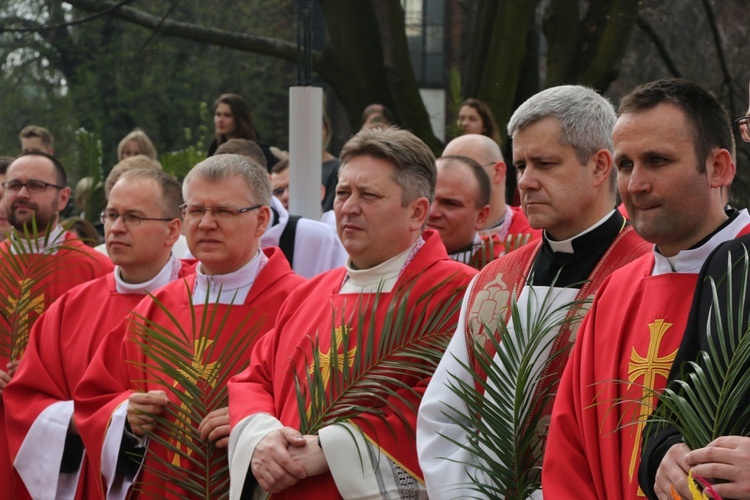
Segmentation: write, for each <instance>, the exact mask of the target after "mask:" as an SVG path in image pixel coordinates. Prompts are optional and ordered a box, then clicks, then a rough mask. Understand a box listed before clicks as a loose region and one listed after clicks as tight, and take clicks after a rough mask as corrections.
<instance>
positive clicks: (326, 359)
mask: <svg viewBox="0 0 750 500" xmlns="http://www.w3.org/2000/svg"><path fill="white" fill-rule="evenodd" d="M345 329H346V330H345ZM350 330H351V329H350V328H349V327H348V326H346V325H342V326H339V327H336V329H335V330H334V331H333V341H332V342H331V347H330V348H329V349H328V352H326V353H324V352H323V351H321V350H320V349H318V360H319V362H320V372H321V375H322V376H323V386H324V387H328V382H329V381H330V380H331V373H332V372H333V370H338V371H340V372H343V371H344V367H343V366H342V363H343V360H344V355H343V354H340V353H339V349H340V348H341V344H342V342H343V341H344V333H347V334H348V333H349V331H350ZM334 349H335V351H334ZM332 351H333V352H335V353H337V354H336V366H333V367H332V366H331V364H332V362H333V356H332V355H331V352H332ZM356 353H357V347H356V346H355V347H352V348H351V349H349V351H348V352H347V354H346V359H347V365H348V367H349V368H351V367H352V365H353V364H354V355H355V354H356ZM313 371H315V363H313V364H311V365H310V368H308V373H310V374H312V373H313Z"/></svg>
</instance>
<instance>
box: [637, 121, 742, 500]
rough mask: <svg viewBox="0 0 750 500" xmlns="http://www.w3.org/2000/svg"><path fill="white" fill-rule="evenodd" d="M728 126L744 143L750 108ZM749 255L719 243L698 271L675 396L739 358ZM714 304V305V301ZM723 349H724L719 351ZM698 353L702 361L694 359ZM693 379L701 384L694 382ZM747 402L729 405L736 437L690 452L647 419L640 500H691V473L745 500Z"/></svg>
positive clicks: (674, 434) (670, 429)
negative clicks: (668, 499)
mask: <svg viewBox="0 0 750 500" xmlns="http://www.w3.org/2000/svg"><path fill="white" fill-rule="evenodd" d="M734 123H735V124H736V125H737V132H738V133H739V135H740V138H741V139H742V140H743V141H744V142H750V130H749V129H748V126H749V125H750V109H748V110H747V111H746V112H745V116H743V117H742V118H739V119H737V120H735V122H734ZM733 153H734V152H733ZM733 156H735V155H734V154H733ZM728 191H729V186H726V189H724V190H723V192H722V195H723V199H722V203H725V204H726V200H727V197H728ZM748 248H750V235H748V234H745V235H743V236H741V237H738V238H736V239H733V240H729V241H727V242H726V243H723V244H722V245H721V246H719V248H717V249H716V251H714V252H713V253H712V254H711V255H710V256H709V257H708V259H707V260H706V263H705V264H704V265H703V268H702V269H701V272H700V275H699V276H698V282H697V287H696V290H695V295H694V297H693V304H692V306H691V308H690V317H689V319H688V322H687V327H686V329H685V334H684V335H683V338H682V343H681V344H680V349H679V351H677V355H676V356H675V360H674V364H673V365H672V369H671V371H670V372H669V387H670V389H672V390H673V391H675V393H681V392H682V391H683V390H684V388H685V387H690V388H691V389H692V390H696V389H698V387H697V385H698V383H697V382H696V379H695V378H693V377H694V376H695V375H696V372H700V371H703V373H711V370H710V369H709V368H708V366H707V365H708V364H709V363H710V364H711V365H712V366H713V367H718V366H725V365H726V361H725V360H726V359H729V357H730V356H731V357H732V359H735V360H736V359H738V354H737V351H738V350H739V349H738V345H739V343H740V342H739V339H741V338H742V337H743V336H744V335H746V332H747V330H748V325H750V308H749V307H748V302H747V301H748V296H747V293H746V292H747V287H748V282H747V280H746V275H745V272H746V266H747V265H748V262H747V254H748ZM730 264H731V265H730ZM714 297H716V300H717V301H718V302H714ZM717 304H718V307H717ZM722 343H723V344H722ZM722 345H723V346H726V347H728V348H727V349H721V348H719V346H722ZM701 352H703V353H705V354H704V355H700V353H701ZM693 362H695V363H696V364H693ZM697 378H698V379H700V378H701V377H700V375H698V377H697ZM709 383H710V384H711V385H712V389H711V390H713V391H715V392H716V393H717V394H718V393H719V391H721V390H722V389H721V387H720V386H721V385H722V384H723V383H724V382H723V381H722V380H710V381H709ZM749 403H750V401H748V398H747V396H746V395H745V397H743V398H742V399H741V400H738V401H736V402H734V403H732V404H733V405H734V406H735V408H734V411H733V412H731V413H727V414H726V415H725V416H724V417H723V418H722V420H723V421H724V422H726V423H730V422H731V423H732V424H733V425H734V427H733V429H734V430H735V431H736V432H732V433H730V434H729V435H722V436H719V437H717V438H716V439H714V440H712V441H711V442H710V443H706V446H704V447H702V448H696V449H693V450H691V449H690V447H689V446H688V444H686V443H687V442H688V440H686V439H685V437H684V436H683V435H682V431H681V430H679V429H677V428H676V427H675V426H672V425H665V423H664V422H661V421H659V420H658V419H657V418H653V416H652V417H650V418H649V422H648V423H647V424H646V427H645V429H644V431H643V435H644V439H643V452H642V453H641V465H640V468H639V471H638V482H639V484H640V485H641V488H642V489H643V492H644V493H645V494H646V496H647V497H649V498H662V497H663V496H664V495H666V494H670V492H671V488H672V487H674V489H675V490H676V491H677V492H678V493H679V494H680V495H683V496H685V497H689V496H690V492H689V488H688V485H687V475H688V473H689V472H690V471H693V475H694V476H695V475H698V476H700V477H702V478H704V479H706V480H708V481H710V482H711V483H712V488H714V491H715V493H716V495H719V496H721V497H722V498H746V497H748V496H749V495H750V482H748V476H747V473H746V471H747V468H748V466H750V455H748V453H747V450H748V448H749V447H750V437H746V436H744V435H741V434H742V432H743V429H747V425H746V419H745V418H744V412H745V409H746V408H747V407H748V404H749ZM717 407H718V404H717V403H714V404H709V405H708V406H707V407H706V409H707V410H708V411H717V410H716V409H715V408H717ZM696 410H697V411H701V409H696ZM668 413H669V412H668ZM725 429H726V427H725Z"/></svg>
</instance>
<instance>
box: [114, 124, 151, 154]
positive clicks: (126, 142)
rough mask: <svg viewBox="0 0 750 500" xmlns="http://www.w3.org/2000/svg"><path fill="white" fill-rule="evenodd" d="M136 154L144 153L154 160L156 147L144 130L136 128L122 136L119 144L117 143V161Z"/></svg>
mask: <svg viewBox="0 0 750 500" xmlns="http://www.w3.org/2000/svg"><path fill="white" fill-rule="evenodd" d="M136 155H146V156H148V157H149V158H151V159H152V160H156V158H157V154H156V148H155V147H154V143H153V142H151V139H149V137H148V136H147V135H146V132H144V131H143V130H141V129H139V128H137V129H134V130H133V131H132V132H130V133H129V134H128V135H126V136H125V137H123V139H122V140H121V141H120V144H118V145H117V161H122V160H124V159H125V158H130V157H131V156H136Z"/></svg>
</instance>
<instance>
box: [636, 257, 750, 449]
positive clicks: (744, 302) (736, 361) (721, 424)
mask: <svg viewBox="0 0 750 500" xmlns="http://www.w3.org/2000/svg"><path fill="white" fill-rule="evenodd" d="M733 266H740V267H739V268H738V269H739V276H740V280H741V281H740V283H733V280H734V279H736V278H737V276H738V275H737V274H735V273H733V272H732V271H733ZM749 279H750V257H748V252H747V250H745V251H744V252H743V254H742V255H740V258H739V259H738V260H737V261H735V260H733V259H732V254H731V253H730V254H729V256H728V259H727V272H726V275H725V276H724V278H722V280H720V282H721V281H723V282H724V283H725V285H723V286H722V287H721V288H726V295H725V297H722V295H724V294H722V293H721V292H720V291H719V286H718V285H717V282H716V280H714V279H713V278H712V277H709V280H710V285H711V294H712V306H711V311H710V313H709V318H708V321H707V324H706V326H707V343H706V345H707V347H708V349H707V350H705V351H701V352H700V353H699V354H698V357H697V359H696V360H695V361H689V362H687V363H685V364H684V365H683V366H682V367H681V376H680V378H679V379H677V380H676V381H675V384H674V385H671V386H670V387H668V388H667V389H665V390H664V392H662V393H661V394H659V393H658V391H654V390H653V389H650V388H646V390H647V391H648V396H651V397H652V398H654V399H653V400H656V401H657V402H658V404H657V405H656V407H655V408H651V407H649V409H650V410H651V409H652V410H653V413H652V415H651V417H650V420H651V421H653V422H654V423H655V424H656V425H654V426H652V427H650V428H649V429H652V430H654V431H657V430H659V429H661V428H663V427H664V426H666V425H669V426H672V427H674V428H675V429H677V430H678V431H679V433H680V434H682V436H683V440H684V442H685V443H686V444H687V445H688V446H689V447H690V448H691V449H697V448H703V447H705V446H706V445H708V444H709V443H710V442H711V441H713V440H714V439H716V438H718V437H720V436H729V435H738V436H750V407H748V406H746V404H745V403H746V401H747V400H748V397H749V396H750V393H749V390H750V372H749V371H748V367H750V335H748V334H747V333H748V329H746V328H744V327H742V326H740V324H738V323H741V322H740V321H739V320H737V318H747V317H748V312H747V307H748V293H747V292H748V286H747V285H748V280H749ZM737 294H739V295H737ZM721 298H725V299H726V302H725V303H724V304H726V305H724V304H722V303H721V302H720V299H721ZM723 308H726V313H725V314H720V313H719V311H721V310H722V309H723ZM722 318H728V321H724V320H722ZM648 396H647V397H646V398H644V401H648V400H649V397H648ZM640 403H641V404H646V405H648V403H646V402H643V401H641V402H640Z"/></svg>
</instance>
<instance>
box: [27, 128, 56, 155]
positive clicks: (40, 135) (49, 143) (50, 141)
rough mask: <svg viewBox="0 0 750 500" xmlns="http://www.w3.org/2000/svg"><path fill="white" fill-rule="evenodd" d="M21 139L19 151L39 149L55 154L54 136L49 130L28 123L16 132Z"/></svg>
mask: <svg viewBox="0 0 750 500" xmlns="http://www.w3.org/2000/svg"><path fill="white" fill-rule="evenodd" d="M18 138H19V139H21V152H22V153H28V152H29V151H41V152H42V153H47V154H49V155H53V154H55V138H54V137H52V134H51V133H50V131H49V130H47V129H46V128H44V127H38V126H36V125H29V126H27V127H24V128H23V130H21V133H20V134H18Z"/></svg>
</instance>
